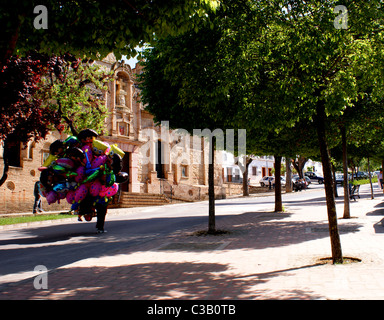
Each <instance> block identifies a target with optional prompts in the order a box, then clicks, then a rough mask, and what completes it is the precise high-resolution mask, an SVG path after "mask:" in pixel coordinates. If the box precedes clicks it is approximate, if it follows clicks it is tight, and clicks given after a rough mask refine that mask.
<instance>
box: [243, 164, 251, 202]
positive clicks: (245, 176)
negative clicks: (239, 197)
mask: <svg viewBox="0 0 384 320" xmlns="http://www.w3.org/2000/svg"><path fill="white" fill-rule="evenodd" d="M251 162H252V159H251V158H249V157H246V158H245V169H244V172H243V196H244V197H248V196H249V183H248V176H249V170H248V168H249V165H250V164H251Z"/></svg>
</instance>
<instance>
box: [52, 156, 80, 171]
mask: <svg viewBox="0 0 384 320" xmlns="http://www.w3.org/2000/svg"><path fill="white" fill-rule="evenodd" d="M55 162H56V165H59V166H62V167H63V168H65V169H67V170H71V169H73V167H74V166H75V164H74V163H73V161H72V160H71V159H68V158H60V159H57V160H56V161H55Z"/></svg>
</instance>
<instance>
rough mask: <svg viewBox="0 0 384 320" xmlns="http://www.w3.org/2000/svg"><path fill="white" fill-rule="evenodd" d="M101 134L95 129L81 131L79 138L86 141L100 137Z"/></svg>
mask: <svg viewBox="0 0 384 320" xmlns="http://www.w3.org/2000/svg"><path fill="white" fill-rule="evenodd" d="M98 136H99V134H98V133H97V132H96V131H95V130H93V129H84V130H81V131H80V132H79V134H78V135H77V138H78V139H79V140H83V139H86V138H88V137H98Z"/></svg>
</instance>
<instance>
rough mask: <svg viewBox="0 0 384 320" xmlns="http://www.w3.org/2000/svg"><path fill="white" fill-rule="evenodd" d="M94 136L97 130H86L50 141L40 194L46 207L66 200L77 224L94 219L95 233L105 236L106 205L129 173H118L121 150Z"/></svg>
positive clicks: (41, 176) (42, 172)
mask: <svg viewBox="0 0 384 320" xmlns="http://www.w3.org/2000/svg"><path fill="white" fill-rule="evenodd" d="M97 137H98V134H97V132H96V131H94V130H92V129H85V130H82V131H81V132H80V133H79V134H78V135H77V136H70V137H68V138H67V139H66V140H56V141H55V142H53V143H52V144H51V148H50V156H49V157H48V158H47V160H46V161H45V162H44V164H43V166H42V167H40V168H39V170H40V171H41V175H40V187H41V188H40V190H41V191H40V193H41V195H42V196H43V197H45V198H46V200H47V202H48V204H51V203H55V202H58V203H60V200H61V199H64V198H65V199H66V200H67V202H68V203H69V204H71V210H72V211H73V212H74V213H75V214H78V215H79V221H82V219H81V217H84V218H85V220H86V221H91V220H92V217H94V216H96V217H97V223H96V228H97V233H104V232H105V230H104V223H105V216H106V214H107V209H108V204H109V203H110V201H111V199H112V197H113V196H114V195H115V194H116V193H117V192H118V190H119V183H122V182H125V181H127V179H128V174H127V173H125V172H120V171H121V161H122V157H123V156H124V151H122V150H121V149H120V148H118V147H117V145H112V146H110V145H109V144H108V143H105V142H102V141H100V140H97V139H96V138H97Z"/></svg>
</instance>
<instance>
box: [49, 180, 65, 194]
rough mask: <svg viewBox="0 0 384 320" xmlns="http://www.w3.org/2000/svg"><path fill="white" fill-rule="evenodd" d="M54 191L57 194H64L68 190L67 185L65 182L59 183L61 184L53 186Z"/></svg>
mask: <svg viewBox="0 0 384 320" xmlns="http://www.w3.org/2000/svg"><path fill="white" fill-rule="evenodd" d="M52 189H53V191H55V192H63V191H65V190H66V189H67V185H66V183H65V182H59V183H56V184H55V185H54V186H53V188H52Z"/></svg>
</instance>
